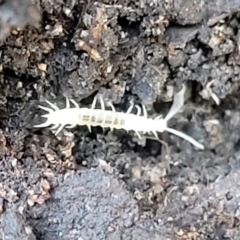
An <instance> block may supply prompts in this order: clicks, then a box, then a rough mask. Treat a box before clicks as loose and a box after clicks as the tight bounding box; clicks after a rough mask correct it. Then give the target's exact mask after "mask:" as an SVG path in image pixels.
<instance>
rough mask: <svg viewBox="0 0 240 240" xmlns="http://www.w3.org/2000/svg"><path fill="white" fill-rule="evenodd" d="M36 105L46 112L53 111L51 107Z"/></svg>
mask: <svg viewBox="0 0 240 240" xmlns="http://www.w3.org/2000/svg"><path fill="white" fill-rule="evenodd" d="M38 107H39V108H40V109H42V110H44V111H46V112H49V113H51V112H53V110H52V109H51V108H47V107H44V106H40V105H39V106H38Z"/></svg>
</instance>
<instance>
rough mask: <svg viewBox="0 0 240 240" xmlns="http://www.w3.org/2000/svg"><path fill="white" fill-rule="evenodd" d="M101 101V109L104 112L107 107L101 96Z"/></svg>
mask: <svg viewBox="0 0 240 240" xmlns="http://www.w3.org/2000/svg"><path fill="white" fill-rule="evenodd" d="M99 101H100V104H101V109H102V110H103V111H104V110H105V105H104V101H103V98H102V96H101V95H100V96H99Z"/></svg>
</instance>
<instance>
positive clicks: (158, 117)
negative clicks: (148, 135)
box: [154, 115, 162, 120]
mask: <svg viewBox="0 0 240 240" xmlns="http://www.w3.org/2000/svg"><path fill="white" fill-rule="evenodd" d="M161 118H162V115H159V116H157V117H155V118H154V120H159V119H161Z"/></svg>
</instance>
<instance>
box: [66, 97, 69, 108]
mask: <svg viewBox="0 0 240 240" xmlns="http://www.w3.org/2000/svg"><path fill="white" fill-rule="evenodd" d="M66 108H70V102H69V99H68V98H67V97H66Z"/></svg>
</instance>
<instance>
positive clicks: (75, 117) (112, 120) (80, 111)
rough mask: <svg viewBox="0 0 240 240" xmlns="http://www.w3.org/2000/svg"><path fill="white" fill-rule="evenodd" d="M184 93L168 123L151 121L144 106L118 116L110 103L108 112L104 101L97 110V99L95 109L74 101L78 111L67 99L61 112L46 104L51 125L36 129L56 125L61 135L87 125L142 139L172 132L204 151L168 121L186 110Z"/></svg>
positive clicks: (55, 107)
mask: <svg viewBox="0 0 240 240" xmlns="http://www.w3.org/2000/svg"><path fill="white" fill-rule="evenodd" d="M184 93H185V86H183V88H182V90H181V91H180V92H179V93H177V94H176V95H175V97H174V102H173V105H172V107H171V109H170V111H169V113H168V114H167V116H166V117H165V118H164V119H163V118H162V117H161V116H158V117H156V118H149V117H148V115H147V111H146V108H145V107H144V106H142V109H141V108H140V107H139V106H135V107H136V108H137V114H133V113H132V109H133V107H134V105H133V104H131V106H130V107H129V109H128V110H127V112H116V110H115V108H114V107H113V105H112V104H110V103H109V105H110V107H111V110H105V105H104V101H103V99H102V98H100V103H101V109H95V105H96V101H97V98H95V99H94V101H93V104H92V107H91V108H79V106H78V104H77V103H76V102H75V101H74V100H70V101H71V102H72V103H73V105H74V108H70V102H69V100H68V99H66V108H64V109H59V108H58V107H57V106H56V105H54V104H52V103H50V102H49V101H46V102H47V103H48V104H49V105H50V106H51V108H47V107H43V106H39V107H40V108H41V109H43V110H45V111H48V112H49V113H48V114H45V115H43V117H45V118H47V121H46V122H45V123H43V124H40V125H37V126H35V127H48V126H50V125H53V126H52V129H57V131H56V133H55V134H58V133H59V132H60V131H61V130H62V129H63V128H64V127H66V128H73V127H75V126H76V125H82V126H83V125H85V126H88V128H89V130H90V131H91V127H95V126H101V127H102V128H110V129H124V130H126V131H134V132H136V134H137V135H138V136H139V137H140V138H141V134H140V133H143V134H145V133H149V134H151V133H152V134H154V135H155V136H156V138H157V133H158V132H164V131H168V132H170V133H172V134H175V135H177V136H179V137H181V138H183V139H185V140H187V141H189V142H190V143H192V144H193V145H194V146H196V147H197V148H199V149H204V146H203V145H202V144H200V143H198V142H197V141H196V140H194V139H193V138H192V137H190V136H188V135H186V134H184V133H182V132H179V131H177V130H175V129H172V128H169V127H168V126H167V122H168V120H170V119H171V118H172V117H173V116H174V115H175V114H176V113H177V112H179V110H180V108H181V107H182V105H183V102H184ZM142 111H143V115H142Z"/></svg>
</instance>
